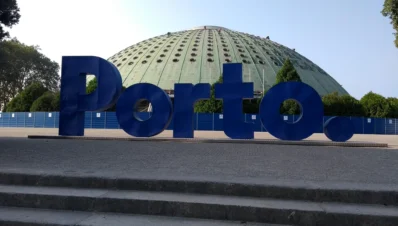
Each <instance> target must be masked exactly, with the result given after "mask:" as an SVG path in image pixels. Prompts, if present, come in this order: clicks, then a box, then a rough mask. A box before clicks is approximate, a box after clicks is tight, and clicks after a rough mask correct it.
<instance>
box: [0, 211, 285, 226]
mask: <svg viewBox="0 0 398 226" xmlns="http://www.w3.org/2000/svg"><path fill="white" fill-rule="evenodd" d="M0 225H2V226H27V225H30V226H48V225H52V226H69V225H73V226H110V225H111V226H130V225H134V226H155V225H156V226H159V225H162V226H183V225H184V226H185V225H187V226H188V225H189V226H202V225H204V226H234V225H236V226H288V225H276V224H262V223H250V222H234V221H217V220H205V219H193V218H180V217H164V216H150V215H132V214H118V213H93V212H82V211H64V210H50V209H32V208H15V207H11V208H10V207H0Z"/></svg>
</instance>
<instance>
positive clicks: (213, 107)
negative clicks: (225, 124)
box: [194, 76, 222, 113]
mask: <svg viewBox="0 0 398 226" xmlns="http://www.w3.org/2000/svg"><path fill="white" fill-rule="evenodd" d="M216 83H222V76H220V78H219V79H218V81H217V82H216ZM216 83H214V84H213V85H212V86H211V90H210V99H208V100H200V101H198V102H196V104H195V106H194V111H195V112H197V113H222V101H221V100H216V99H215V84H216Z"/></svg>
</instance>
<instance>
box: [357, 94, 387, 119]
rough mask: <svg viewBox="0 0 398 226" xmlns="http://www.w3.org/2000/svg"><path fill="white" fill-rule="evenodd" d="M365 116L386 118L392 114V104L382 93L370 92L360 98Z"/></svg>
mask: <svg viewBox="0 0 398 226" xmlns="http://www.w3.org/2000/svg"><path fill="white" fill-rule="evenodd" d="M360 102H361V104H362V106H363V108H364V116H365V117H375V118H385V117H388V115H389V114H391V110H392V108H391V106H390V104H389V103H388V101H387V99H386V98H384V97H383V96H382V95H380V94H377V93H373V92H369V93H367V94H366V95H365V96H363V97H362V98H361V100H360Z"/></svg>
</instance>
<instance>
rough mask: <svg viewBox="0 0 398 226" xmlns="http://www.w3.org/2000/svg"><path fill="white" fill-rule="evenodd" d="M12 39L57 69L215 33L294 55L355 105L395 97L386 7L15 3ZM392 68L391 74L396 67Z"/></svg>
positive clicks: (397, 80) (201, 0)
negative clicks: (266, 41)
mask: <svg viewBox="0 0 398 226" xmlns="http://www.w3.org/2000/svg"><path fill="white" fill-rule="evenodd" d="M17 2H18V5H19V7H20V10H21V11H20V13H21V19H20V22H19V24H18V25H16V26H14V27H12V29H11V30H10V34H11V36H12V37H17V38H18V39H19V40H20V41H22V42H24V43H25V44H28V45H38V46H40V48H41V52H42V53H43V54H45V55H46V56H47V57H49V58H51V59H52V60H54V61H56V62H58V63H59V64H60V65H61V61H62V56H71V55H76V56H77V55H94V56H99V57H103V58H105V59H107V58H108V57H110V56H112V55H114V54H115V53H117V52H119V51H120V50H122V49H124V48H126V47H128V46H130V45H133V44H135V43H137V42H140V41H143V40H145V39H148V38H151V37H154V36H158V35H162V34H165V33H167V32H174V31H181V30H185V29H190V28H192V27H196V26H204V25H214V26H221V27H225V28H228V29H232V30H236V31H240V32H245V33H249V34H253V35H256V36H261V37H266V36H270V38H271V40H274V41H276V42H278V43H280V44H283V45H285V46H287V47H289V48H295V49H296V51H297V52H299V53H300V54H302V55H303V56H305V57H307V58H308V59H310V60H311V61H312V62H314V63H315V64H317V65H318V66H320V67H321V68H322V69H324V70H325V71H326V72H327V73H328V74H329V75H331V76H332V77H334V78H335V79H336V80H337V81H338V82H339V83H340V84H342V85H343V87H344V88H345V89H346V90H347V91H348V92H349V93H350V94H351V95H352V96H353V97H355V98H357V99H360V98H361V97H362V96H363V95H365V94H366V93H368V92H369V91H372V92H375V93H379V94H381V95H383V96H386V97H390V96H391V97H398V76H397V75H398V74H397V73H398V70H397V65H396V63H398V48H396V47H395V46H394V43H393V41H394V36H393V33H394V30H393V28H392V25H391V24H390V20H389V18H386V17H383V16H382V15H381V13H380V12H381V10H382V8H383V3H384V0H322V1H319V0H245V1H237V0H167V1H164V0H34V1H32V0H17ZM394 65H395V66H394Z"/></svg>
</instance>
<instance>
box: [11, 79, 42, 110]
mask: <svg viewBox="0 0 398 226" xmlns="http://www.w3.org/2000/svg"><path fill="white" fill-rule="evenodd" d="M47 91H48V89H47V88H45V87H44V86H43V85H42V84H41V83H38V82H34V83H32V84H31V85H29V86H27V87H26V89H24V90H23V91H22V92H21V93H19V94H18V95H17V96H16V97H15V98H14V99H12V100H11V101H10V103H8V105H7V112H28V111H29V110H30V108H31V106H32V104H33V102H34V101H35V100H36V99H37V98H39V97H40V96H41V95H43V94H44V93H45V92H47Z"/></svg>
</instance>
